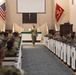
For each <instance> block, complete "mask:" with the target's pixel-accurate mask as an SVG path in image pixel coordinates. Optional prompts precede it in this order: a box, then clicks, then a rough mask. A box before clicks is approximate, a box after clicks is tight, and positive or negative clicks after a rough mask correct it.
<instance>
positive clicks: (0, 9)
mask: <svg viewBox="0 0 76 75" xmlns="http://www.w3.org/2000/svg"><path fill="white" fill-rule="evenodd" d="M0 17H1V18H2V19H3V20H5V19H6V7H5V3H3V4H1V5H0Z"/></svg>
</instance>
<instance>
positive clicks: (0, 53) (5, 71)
mask: <svg viewBox="0 0 76 75" xmlns="http://www.w3.org/2000/svg"><path fill="white" fill-rule="evenodd" d="M4 56H5V49H4V48H3V47H2V46H1V44H0V75H26V73H25V72H24V71H23V70H22V69H18V68H16V67H15V66H8V65H7V66H3V65H2V61H3V58H4Z"/></svg>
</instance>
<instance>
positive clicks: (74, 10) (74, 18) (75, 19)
mask: <svg viewBox="0 0 76 75" xmlns="http://www.w3.org/2000/svg"><path fill="white" fill-rule="evenodd" d="M69 10H70V14H69V21H70V23H71V24H73V31H74V32H76V15H75V14H76V0H73V4H72V0H70V2H69Z"/></svg>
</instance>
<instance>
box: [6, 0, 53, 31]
mask: <svg viewBox="0 0 76 75" xmlns="http://www.w3.org/2000/svg"><path fill="white" fill-rule="evenodd" d="M16 4H17V3H16V0H6V9H7V10H6V12H7V17H6V18H7V19H6V29H7V30H8V29H12V25H13V22H14V23H16V24H18V25H20V26H21V27H23V28H24V29H25V31H28V30H29V28H30V27H31V26H32V24H22V14H19V13H17V9H16V8H17V7H16V6H17V5H16ZM52 4H53V0H46V13H44V14H37V24H36V26H37V27H38V26H40V25H42V24H44V23H46V22H47V24H48V26H49V29H54V25H53V24H54V23H53V15H52V14H53V8H52Z"/></svg>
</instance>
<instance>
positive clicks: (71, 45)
mask: <svg viewBox="0 0 76 75" xmlns="http://www.w3.org/2000/svg"><path fill="white" fill-rule="evenodd" d="M44 45H45V46H46V47H47V48H48V49H49V50H50V51H51V52H52V53H54V54H55V55H56V56H57V57H58V58H59V59H60V60H62V61H63V62H64V63H66V64H67V65H68V66H69V67H70V68H71V69H72V70H76V43H75V42H67V41H65V42H62V41H60V40H57V39H54V38H49V37H48V36H45V37H44Z"/></svg>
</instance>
